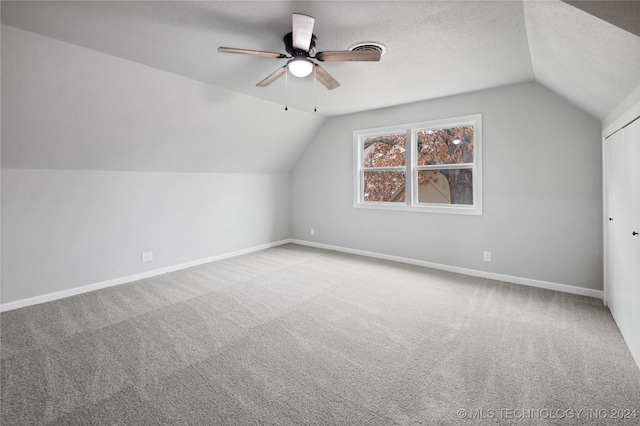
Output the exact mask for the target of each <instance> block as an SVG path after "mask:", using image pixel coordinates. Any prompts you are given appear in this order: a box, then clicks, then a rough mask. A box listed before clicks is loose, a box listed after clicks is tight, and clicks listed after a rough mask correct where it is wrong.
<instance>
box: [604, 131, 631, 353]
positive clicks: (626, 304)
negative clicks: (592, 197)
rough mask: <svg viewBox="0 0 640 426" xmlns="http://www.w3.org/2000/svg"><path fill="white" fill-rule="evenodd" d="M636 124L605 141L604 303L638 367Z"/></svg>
mask: <svg viewBox="0 0 640 426" xmlns="http://www.w3.org/2000/svg"><path fill="white" fill-rule="evenodd" d="M639 146H640V120H636V121H635V122H633V123H631V124H630V125H628V126H627V127H625V128H623V129H621V130H619V131H618V132H617V133H615V134H613V135H612V136H610V137H609V138H608V139H607V140H606V142H605V167H606V173H607V175H606V200H605V202H606V203H607V209H606V211H607V216H608V217H607V221H606V223H607V225H606V226H607V234H606V235H607V239H606V244H607V247H606V250H607V258H606V261H607V264H606V274H607V289H606V290H607V295H606V297H607V305H608V306H609V309H610V310H611V314H612V315H613V318H614V319H615V321H616V323H617V324H618V328H619V329H620V332H621V333H622V336H623V337H624V339H625V341H626V343H627V345H628V346H629V349H630V350H631V353H632V354H633V356H634V358H635V360H636V363H638V365H640V235H638V232H640V174H639V173H638V169H639V168H640V147H639Z"/></svg>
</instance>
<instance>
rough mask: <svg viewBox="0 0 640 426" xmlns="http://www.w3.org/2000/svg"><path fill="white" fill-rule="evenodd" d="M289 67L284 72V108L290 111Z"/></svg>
mask: <svg viewBox="0 0 640 426" xmlns="http://www.w3.org/2000/svg"><path fill="white" fill-rule="evenodd" d="M288 104H289V68H287V70H286V71H285V72H284V110H285V111H289V107H288V106H287V105H288Z"/></svg>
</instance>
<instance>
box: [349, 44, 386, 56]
mask: <svg viewBox="0 0 640 426" xmlns="http://www.w3.org/2000/svg"><path fill="white" fill-rule="evenodd" d="M348 50H351V51H352V52H359V51H363V50H364V51H372V50H373V51H378V52H380V56H383V55H384V54H385V53H386V52H387V48H386V46H385V45H384V44H382V43H376V42H373V41H367V42H364V43H358V44H354V45H353V46H351V47H350V48H349V49H348Z"/></svg>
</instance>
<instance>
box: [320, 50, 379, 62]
mask: <svg viewBox="0 0 640 426" xmlns="http://www.w3.org/2000/svg"><path fill="white" fill-rule="evenodd" d="M316 59H317V60H319V61H325V62H338V61H379V60H380V52H378V51H377V50H355V51H351V50H331V51H327V52H318V53H316Z"/></svg>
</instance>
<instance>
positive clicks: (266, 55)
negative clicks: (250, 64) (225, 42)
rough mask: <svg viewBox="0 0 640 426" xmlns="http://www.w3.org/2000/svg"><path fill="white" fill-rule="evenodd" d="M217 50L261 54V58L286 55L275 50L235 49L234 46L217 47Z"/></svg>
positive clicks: (280, 57) (277, 57) (283, 56)
mask: <svg viewBox="0 0 640 426" xmlns="http://www.w3.org/2000/svg"><path fill="white" fill-rule="evenodd" d="M218 52H222V53H241V54H243V55H253V56H262V57H263V58H276V59H282V58H286V57H287V55H285V54H283V53H277V52H265V51H262V50H249V49H236V48H234V47H218Z"/></svg>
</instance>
